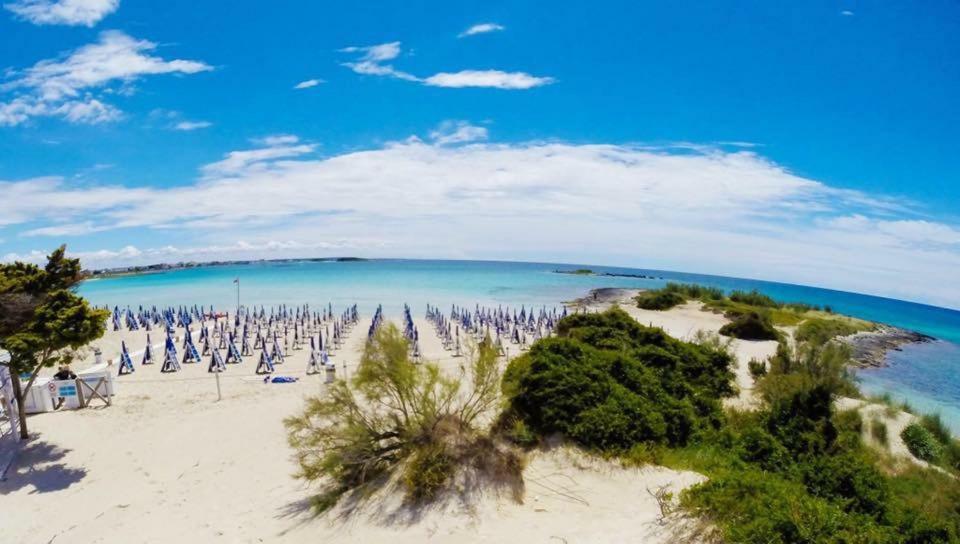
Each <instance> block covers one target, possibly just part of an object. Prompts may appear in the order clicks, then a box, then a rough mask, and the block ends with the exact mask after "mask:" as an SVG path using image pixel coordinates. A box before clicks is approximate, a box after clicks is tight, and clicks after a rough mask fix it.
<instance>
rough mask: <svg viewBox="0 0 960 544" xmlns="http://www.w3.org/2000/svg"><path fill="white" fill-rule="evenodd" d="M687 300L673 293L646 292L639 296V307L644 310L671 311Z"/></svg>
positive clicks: (637, 299)
mask: <svg viewBox="0 0 960 544" xmlns="http://www.w3.org/2000/svg"><path fill="white" fill-rule="evenodd" d="M686 300H687V299H686V298H685V297H684V296H683V295H681V294H679V293H674V292H671V291H660V290H657V291H645V292H643V293H640V294H639V295H637V298H636V301H637V306H638V307H640V308H642V309H644V310H669V309H670V308H673V307H674V306H678V305H680V304H683V303H684V302H686Z"/></svg>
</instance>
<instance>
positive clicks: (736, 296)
mask: <svg viewBox="0 0 960 544" xmlns="http://www.w3.org/2000/svg"><path fill="white" fill-rule="evenodd" d="M729 298H730V300H732V301H734V302H739V303H741V304H749V305H750V306H760V307H765V308H779V307H780V306H781V304H780V303H779V302H777V301H775V300H773V299H772V298H770V297H769V296H767V295H764V294H763V293H761V292H760V291H757V290H756V289H754V290H753V291H733V292H732V293H730V297H729Z"/></svg>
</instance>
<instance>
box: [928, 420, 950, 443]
mask: <svg viewBox="0 0 960 544" xmlns="http://www.w3.org/2000/svg"><path fill="white" fill-rule="evenodd" d="M920 424H921V425H923V428H925V429H926V430H928V431H930V433H931V434H933V436H934V438H936V439H937V441H938V442H940V443H941V444H949V443H950V441H951V440H953V435H952V434H951V433H950V429H949V428H948V427H947V424H946V423H944V422H943V419H942V418H941V417H940V414H925V415H923V416H921V417H920Z"/></svg>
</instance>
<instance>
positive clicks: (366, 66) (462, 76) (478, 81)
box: [340, 42, 555, 90]
mask: <svg viewBox="0 0 960 544" xmlns="http://www.w3.org/2000/svg"><path fill="white" fill-rule="evenodd" d="M340 51H342V52H346V53H361V55H360V58H359V59H358V60H357V62H346V63H344V64H343V65H344V66H346V67H348V68H350V69H351V70H353V71H354V72H356V73H358V74H363V75H372V76H388V77H394V78H397V79H402V80H404V81H412V82H418V83H422V84H424V85H428V86H430V87H447V88H463V87H486V88H494V89H507V90H525V89H532V88H534V87H540V86H543V85H549V84H551V83H554V82H555V80H554V79H553V78H552V77H538V76H532V75H530V74H528V73H526V72H504V71H502V70H461V71H459V72H440V73H437V74H434V75H432V76H428V77H425V78H421V77H418V76H415V75H413V74H410V73H408V72H403V71H401V70H397V69H396V68H394V67H393V65H391V64H385V62H387V61H390V60H394V59H396V58H397V57H398V56H400V53H401V51H402V50H401V48H400V42H389V43H383V44H380V45H373V46H369V47H346V48H344V49H341V50H340Z"/></svg>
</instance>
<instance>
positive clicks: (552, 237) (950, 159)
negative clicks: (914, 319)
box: [0, 0, 960, 308]
mask: <svg viewBox="0 0 960 544" xmlns="http://www.w3.org/2000/svg"><path fill="white" fill-rule="evenodd" d="M3 2H4V3H3V4H2V8H0V52H2V54H0V68H2V69H3V74H2V76H0V259H2V260H3V261H13V260H28V261H35V262H36V261H41V260H42V259H43V256H44V255H45V254H46V253H48V252H49V251H50V250H51V249H52V248H54V247H56V246H58V245H59V244H61V243H66V244H67V245H68V251H69V252H70V253H71V254H73V255H75V256H79V257H80V258H81V259H82V261H83V264H84V265H85V266H87V267H90V268H102V267H112V266H126V265H135V264H151V263H157V262H177V261H189V260H195V261H202V260H211V259H249V258H283V257H313V256H346V255H349V256H365V257H409V258H453V259H503V260H524V261H549V262H568V263H585V264H598V265H619V266H635V267H644V268H657V269H666V270H681V271H688V272H699V273H713V274H721V275H730V276H738V277H748V278H757V279H766V280H774V281H785V282H790V283H800V284H807V285H814V286H820V287H829V288H835V289H841V290H848V291H855V292H861V293H868V294H875V295H881V296H889V297H893V298H900V299H905V300H912V301H918V302H924V303H929V304H934V305H940V306H946V307H952V308H960V281H958V280H957V278H958V277H960V276H958V270H960V138H958V137H957V130H958V126H960V100H957V97H958V96H960V4H958V3H956V2H955V1H952V0H930V1H929V2H923V3H911V2H886V1H881V0H877V1H872V2H864V1H852V0H834V1H818V0H810V1H804V2H790V3H785V2H768V1H760V0H758V1H725V2H709V3H692V2H646V1H639V0H631V1H624V2H612V1H611V2H606V1H597V2H590V3H586V4H585V3H581V2H576V3H574V2H553V3H550V6H549V9H545V8H544V6H545V5H544V4H543V3H542V2H532V1H526V2H524V1H519V2H518V1H511V2H506V1H489V0H487V1H482V2H481V1H475V2H440V1H436V2H427V1H411V0H407V1H395V2H363V3H360V2H337V3H333V2H307V1H303V2H294V1H291V2H283V3H280V4H271V5H269V6H264V5H263V4H261V3H259V2H257V3H255V2H250V1H246V0H235V1H233V2H230V3H220V2H187V1H180V0H169V1H166V2H163V3H162V7H161V4H158V3H157V2H147V1H137V0H3Z"/></svg>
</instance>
